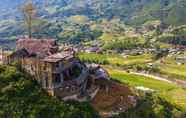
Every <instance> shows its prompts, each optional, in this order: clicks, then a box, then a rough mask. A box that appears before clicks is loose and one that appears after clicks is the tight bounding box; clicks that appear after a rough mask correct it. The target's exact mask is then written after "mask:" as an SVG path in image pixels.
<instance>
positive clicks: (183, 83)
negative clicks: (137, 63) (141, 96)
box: [130, 72, 186, 88]
mask: <svg viewBox="0 0 186 118" xmlns="http://www.w3.org/2000/svg"><path fill="white" fill-rule="evenodd" d="M130 73H131V74H135V75H141V76H145V77H150V78H153V79H156V80H160V81H164V82H168V83H171V84H175V85H177V86H179V87H182V88H185V87H186V81H184V80H175V79H172V80H171V79H167V78H163V77H160V76H155V75H152V74H148V73H143V72H130Z"/></svg>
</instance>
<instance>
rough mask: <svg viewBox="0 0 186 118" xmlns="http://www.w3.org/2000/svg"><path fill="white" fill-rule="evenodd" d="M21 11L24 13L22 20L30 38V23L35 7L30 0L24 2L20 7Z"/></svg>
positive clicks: (31, 23) (31, 22)
mask: <svg viewBox="0 0 186 118" xmlns="http://www.w3.org/2000/svg"><path fill="white" fill-rule="evenodd" d="M22 11H23V15H24V21H25V24H26V26H27V29H28V35H29V38H32V25H33V20H34V14H35V7H34V5H33V2H32V1H31V0H30V1H28V2H26V3H25V4H24V6H23V8H22Z"/></svg>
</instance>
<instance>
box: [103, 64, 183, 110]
mask: <svg viewBox="0 0 186 118" xmlns="http://www.w3.org/2000/svg"><path fill="white" fill-rule="evenodd" d="M106 69H107V70H108V71H109V74H110V75H111V77H112V78H113V79H114V80H118V81H120V82H122V83H127V84H129V85H130V86H133V87H137V86H143V87H147V88H150V89H153V90H156V91H157V92H156V93H157V94H158V95H159V96H160V97H162V98H165V99H166V100H168V101H169V102H171V103H173V104H176V105H178V106H179V107H182V108H184V109H186V90H184V89H182V88H179V87H177V86H176V85H174V84H171V83H167V82H164V81H160V80H155V79H153V78H148V77H144V76H139V75H134V74H130V73H127V72H125V71H123V70H118V69H113V68H110V67H106Z"/></svg>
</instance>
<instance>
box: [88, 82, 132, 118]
mask: <svg viewBox="0 0 186 118" xmlns="http://www.w3.org/2000/svg"><path fill="white" fill-rule="evenodd" d="M131 96H133V93H132V91H131V89H130V88H129V87H128V86H127V85H123V84H120V83H117V82H111V84H110V88H109V92H106V91H105V90H100V91H99V92H98V93H97V95H96V96H95V98H94V99H93V100H92V102H91V104H92V106H93V107H94V108H95V109H96V110H97V111H99V112H100V115H101V116H103V115H112V114H111V113H118V112H123V111H125V110H126V109H128V108H130V107H132V106H133V105H134V104H135V103H134V101H132V100H131Z"/></svg>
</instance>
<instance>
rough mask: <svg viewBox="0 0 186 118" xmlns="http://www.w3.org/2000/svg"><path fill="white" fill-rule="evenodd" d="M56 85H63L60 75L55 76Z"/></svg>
mask: <svg viewBox="0 0 186 118" xmlns="http://www.w3.org/2000/svg"><path fill="white" fill-rule="evenodd" d="M54 83H61V77H60V74H56V75H55V78H54Z"/></svg>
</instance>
